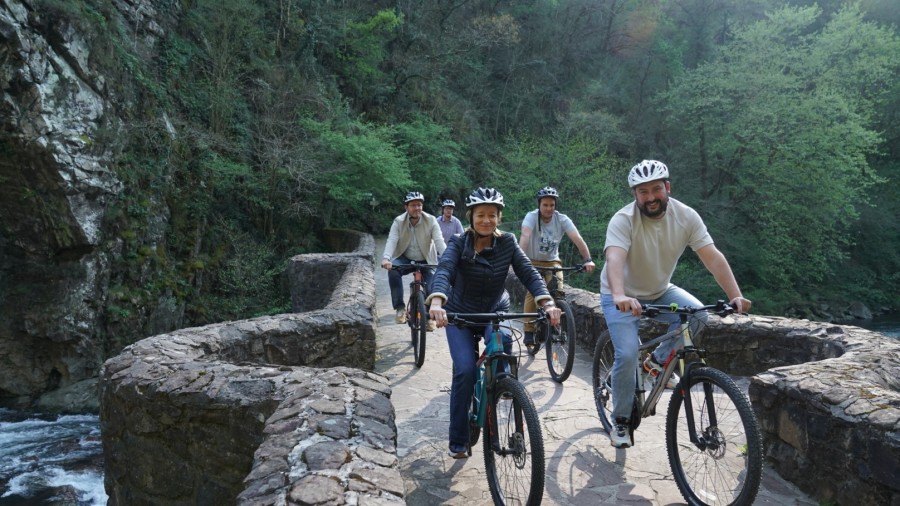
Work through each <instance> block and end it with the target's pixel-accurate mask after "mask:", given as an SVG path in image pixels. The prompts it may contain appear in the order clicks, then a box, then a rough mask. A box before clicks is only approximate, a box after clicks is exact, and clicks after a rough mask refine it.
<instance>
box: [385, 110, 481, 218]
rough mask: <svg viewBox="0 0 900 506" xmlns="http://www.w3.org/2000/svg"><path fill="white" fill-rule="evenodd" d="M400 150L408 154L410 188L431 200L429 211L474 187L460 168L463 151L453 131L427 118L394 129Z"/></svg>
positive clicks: (427, 204) (402, 124) (437, 209)
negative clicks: (444, 200)
mask: <svg viewBox="0 0 900 506" xmlns="http://www.w3.org/2000/svg"><path fill="white" fill-rule="evenodd" d="M395 138H396V139H397V145H398V147H399V148H400V149H401V150H402V151H403V152H404V153H405V155H406V159H407V160H408V165H409V168H410V177H411V178H412V183H411V184H410V186H409V189H411V190H412V189H415V190H416V191H420V192H422V193H423V194H424V195H425V197H426V198H427V199H428V201H427V202H426V209H427V208H429V207H431V206H432V205H433V206H434V210H435V212H438V211H439V210H440V201H441V200H442V199H443V198H447V197H453V198H455V195H458V194H460V193H461V192H465V191H466V189H467V188H468V187H469V186H471V185H470V184H469V182H468V178H467V177H466V174H465V172H464V171H463V168H462V166H461V165H460V159H461V158H462V148H461V147H460V145H459V144H457V143H456V141H454V140H453V138H452V136H451V132H450V129H449V128H447V127H445V126H442V125H439V124H437V123H435V122H434V121H432V120H431V119H429V118H427V117H425V116H419V117H417V118H415V120H413V121H412V122H410V123H399V124H397V125H396V126H395Z"/></svg>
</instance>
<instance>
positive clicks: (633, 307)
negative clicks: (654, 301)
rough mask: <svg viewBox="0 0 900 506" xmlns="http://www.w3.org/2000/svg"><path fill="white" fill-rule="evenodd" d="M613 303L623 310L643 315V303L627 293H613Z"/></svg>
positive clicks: (635, 314)
mask: <svg viewBox="0 0 900 506" xmlns="http://www.w3.org/2000/svg"><path fill="white" fill-rule="evenodd" d="M613 303H614V304H615V305H616V307H617V308H618V309H619V311H623V312H626V313H627V312H629V311H630V312H631V314H633V315H634V316H640V315H641V303H640V302H639V301H638V300H637V299H635V298H634V297H628V296H627V295H613Z"/></svg>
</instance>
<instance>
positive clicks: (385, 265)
mask: <svg viewBox="0 0 900 506" xmlns="http://www.w3.org/2000/svg"><path fill="white" fill-rule="evenodd" d="M392 265H394V264H392V263H391V261H390V260H382V261H381V268H382V269H387V270H391V266H392Z"/></svg>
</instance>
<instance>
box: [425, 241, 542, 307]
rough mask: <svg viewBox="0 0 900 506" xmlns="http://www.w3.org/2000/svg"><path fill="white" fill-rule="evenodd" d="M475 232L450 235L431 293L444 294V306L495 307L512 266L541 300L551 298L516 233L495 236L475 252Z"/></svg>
mask: <svg viewBox="0 0 900 506" xmlns="http://www.w3.org/2000/svg"><path fill="white" fill-rule="evenodd" d="M473 235H474V234H473V233H472V232H471V231H467V232H466V233H465V234H463V235H460V236H455V237H451V238H450V243H449V244H448V245H447V249H446V250H445V251H444V254H443V255H441V261H440V264H439V265H438V268H437V270H436V271H435V273H434V276H432V278H431V290H430V294H431V295H429V303H430V302H431V297H434V296H441V297H443V298H444V299H445V300H446V302H445V303H444V309H446V310H447V311H450V312H454V313H486V312H493V311H495V310H496V309H495V308H496V307H497V304H498V303H499V302H500V300H501V297H502V296H503V289H504V284H505V283H506V276H507V273H509V267H510V266H512V268H513V271H514V272H515V273H516V276H518V277H519V280H521V281H522V284H524V285H525V288H527V289H528V291H530V292H531V294H532V295H534V300H535V302H537V303H538V304H540V302H541V301H542V300H544V299H549V298H551V297H550V292H548V291H547V285H545V284H544V280H543V278H541V275H540V274H538V271H537V270H536V269H535V268H534V267H533V266H532V265H531V261H530V260H528V257H526V256H525V253H524V252H523V251H522V249H521V248H520V247H519V243H518V241H516V237H515V236H514V235H513V234H510V233H508V232H504V233H502V235H500V237H494V243H493V246H491V247H490V248H485V249H483V250H482V251H481V253H475V250H474V248H473V247H472V245H473Z"/></svg>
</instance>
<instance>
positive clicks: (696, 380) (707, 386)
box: [666, 367, 763, 506]
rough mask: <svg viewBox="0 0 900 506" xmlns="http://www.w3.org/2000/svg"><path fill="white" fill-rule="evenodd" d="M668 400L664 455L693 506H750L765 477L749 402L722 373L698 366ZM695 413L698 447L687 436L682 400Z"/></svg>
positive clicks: (758, 433) (682, 491)
mask: <svg viewBox="0 0 900 506" xmlns="http://www.w3.org/2000/svg"><path fill="white" fill-rule="evenodd" d="M684 381H685V380H684V379H682V382H681V383H680V384H679V385H678V386H677V387H676V389H675V391H674V392H673V393H672V398H671V400H670V401H669V412H668V414H667V415H666V450H667V452H668V454H669V464H670V465H671V466H672V473H673V474H674V476H675V483H676V484H677V485H678V489H679V490H680V491H681V494H682V495H683V496H684V498H685V499H687V501H688V503H689V504H696V505H708V506H718V505H749V504H752V503H753V500H754V499H755V498H756V494H757V492H758V491H759V483H760V479H761V476H762V451H763V450H762V438H761V436H760V431H759V424H758V422H757V420H756V416H755V415H754V414H753V409H752V407H751V406H750V401H749V400H748V399H747V397H746V396H745V395H744V393H743V392H742V391H741V389H740V388H739V387H738V386H737V385H736V384H735V383H734V381H732V379H731V378H729V377H728V375H726V374H725V373H723V372H722V371H719V370H717V369H713V368H711V367H700V368H696V369H694V370H693V371H691V374H690V383H691V384H690V385H689V386H688V385H685V384H684ZM685 395H690V396H691V410H692V411H693V418H694V424H695V429H696V433H697V437H698V438H699V439H700V444H695V443H692V442H691V440H690V434H689V433H688V426H687V418H686V416H687V414H686V413H685V404H684V397H685Z"/></svg>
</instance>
